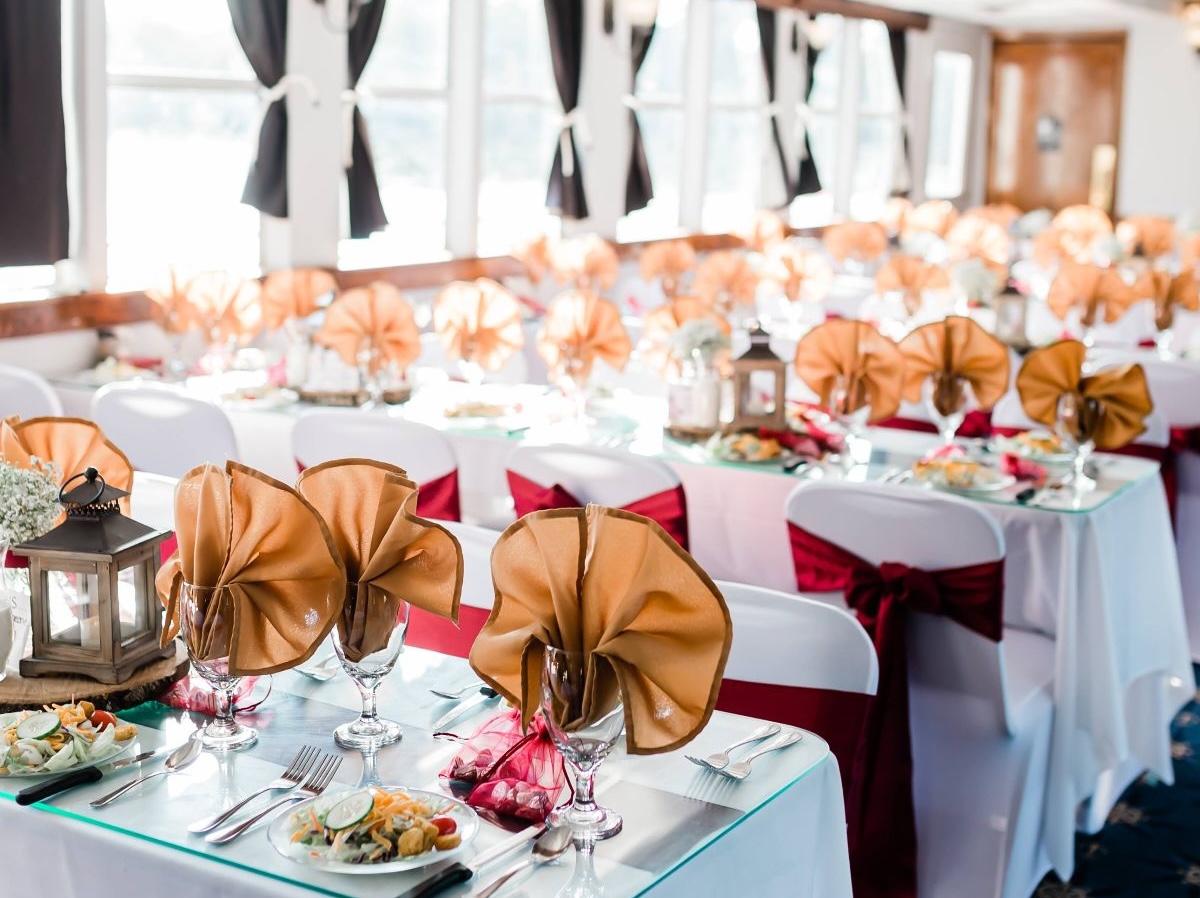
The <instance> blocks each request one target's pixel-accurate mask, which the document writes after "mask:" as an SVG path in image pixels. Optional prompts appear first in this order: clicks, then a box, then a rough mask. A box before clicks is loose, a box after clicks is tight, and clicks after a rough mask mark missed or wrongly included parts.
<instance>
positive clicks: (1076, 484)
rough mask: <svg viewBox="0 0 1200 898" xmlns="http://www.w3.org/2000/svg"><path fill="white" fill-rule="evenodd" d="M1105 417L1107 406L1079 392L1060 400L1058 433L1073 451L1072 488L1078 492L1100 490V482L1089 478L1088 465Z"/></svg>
mask: <svg viewBox="0 0 1200 898" xmlns="http://www.w3.org/2000/svg"><path fill="white" fill-rule="evenodd" d="M1103 414H1104V408H1103V406H1101V405H1100V404H1099V403H1098V402H1096V400H1095V399H1090V398H1086V397H1084V396H1080V395H1079V394H1078V393H1064V394H1063V395H1062V396H1061V397H1059V400H1058V412H1057V415H1056V420H1055V424H1054V432H1055V433H1056V434H1057V435H1058V436H1059V438H1060V439H1061V440H1062V441H1063V444H1064V445H1065V446H1066V447H1067V449H1069V450H1070V452H1071V461H1072V472H1073V473H1072V475H1071V488H1072V490H1074V491H1075V492H1076V493H1086V492H1088V491H1090V490H1094V489H1095V488H1096V481H1095V480H1093V479H1092V478H1091V477H1089V476H1088V475H1087V463H1088V460H1089V459H1090V458H1091V455H1092V452H1093V451H1094V450H1095V448H1096V443H1095V435H1096V431H1097V430H1098V429H1099V427H1100V420H1101V418H1102V417H1103Z"/></svg>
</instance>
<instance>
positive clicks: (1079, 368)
mask: <svg viewBox="0 0 1200 898" xmlns="http://www.w3.org/2000/svg"><path fill="white" fill-rule="evenodd" d="M1086 355H1087V347H1085V346H1084V345H1083V344H1082V343H1080V342H1079V341H1078V340H1061V341H1059V342H1058V343H1054V344H1052V345H1050V346H1044V347H1042V348H1041V349H1035V350H1034V351H1033V352H1031V353H1029V355H1028V356H1026V357H1025V363H1024V364H1023V365H1022V366H1021V371H1020V373H1018V374H1017V391H1018V393H1020V396H1021V405H1022V407H1023V408H1024V409H1025V414H1027V415H1028V416H1029V417H1030V418H1032V419H1033V420H1034V421H1037V422H1038V423H1040V424H1045V425H1046V426H1047V427H1050V428H1053V427H1054V426H1055V424H1056V423H1057V419H1058V403H1059V400H1060V399H1061V398H1062V397H1063V396H1064V395H1066V394H1068V393H1074V394H1076V395H1077V396H1079V397H1080V398H1081V399H1083V400H1084V402H1083V406H1084V407H1086V408H1090V409H1092V410H1093V411H1092V412H1091V414H1093V415H1095V416H1097V417H1098V420H1095V421H1093V422H1091V423H1090V424H1089V426H1088V428H1087V429H1088V430H1089V431H1091V432H1092V439H1093V440H1094V441H1095V444H1096V448H1097V449H1120V448H1121V447H1122V446H1125V445H1127V444H1128V443H1131V442H1133V441H1134V439H1136V438H1137V437H1138V435H1140V434H1141V433H1142V432H1143V431H1145V429H1146V425H1145V420H1146V416H1147V415H1148V414H1150V412H1151V411H1152V410H1153V409H1154V403H1153V402H1151V401H1150V390H1149V388H1148V387H1147V385H1146V374H1145V372H1144V371H1143V370H1142V366H1141V365H1119V366H1117V367H1114V368H1105V369H1104V370H1103V371H1099V372H1097V373H1096V374H1091V375H1087V376H1084V374H1083V361H1084V358H1085V356H1086Z"/></svg>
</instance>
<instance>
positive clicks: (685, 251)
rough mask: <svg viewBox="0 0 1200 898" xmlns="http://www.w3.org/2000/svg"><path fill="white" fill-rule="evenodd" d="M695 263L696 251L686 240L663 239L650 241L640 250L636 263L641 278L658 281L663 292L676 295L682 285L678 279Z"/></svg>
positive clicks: (670, 295)
mask: <svg viewBox="0 0 1200 898" xmlns="http://www.w3.org/2000/svg"><path fill="white" fill-rule="evenodd" d="M695 264H696V251H695V250H694V249H692V245H691V244H690V243H688V242H687V241H686V240H663V241H661V242H659V243H651V244H650V245H649V246H647V247H646V248H645V249H643V250H642V257H641V259H640V261H639V263H638V265H639V267H640V269H641V272H642V280H645V281H654V280H657V281H660V282H661V283H662V289H663V293H665V294H666V295H667V296H668V297H673V296H676V295H677V294H678V293H679V288H680V287H681V286H682V285H681V284H680V280H681V279H682V278H683V276H684V275H685V274H687V273H688V272H689V271H691V270H692V266H693V265H695Z"/></svg>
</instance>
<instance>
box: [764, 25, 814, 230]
mask: <svg viewBox="0 0 1200 898" xmlns="http://www.w3.org/2000/svg"><path fill="white" fill-rule="evenodd" d="M775 25H776V15H775V10H773V9H766V8H764V7H762V6H760V7H758V43H759V47H760V48H761V50H762V62H763V72H764V74H766V76H767V102H768V103H772V104H773V103H774V102H775ZM771 139H772V140H773V141H774V142H775V154H776V155H777V156H778V157H779V171H780V174H781V175H782V176H783V195H784V199H783V203H782V205H784V206H786V205H787V204H788V203H790V202H791V201H792V200H793V199H794V198H795V196H796V190H795V185H794V184H793V183H792V176H791V174H790V173H789V170H788V164H787V152H786V151H785V150H784V148H783V135H782V134H781V133H780V131H779V115H778V113H777V114H775V115H772V116H771ZM806 139H807V138H806Z"/></svg>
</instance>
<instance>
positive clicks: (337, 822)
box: [325, 792, 375, 829]
mask: <svg viewBox="0 0 1200 898" xmlns="http://www.w3.org/2000/svg"><path fill="white" fill-rule="evenodd" d="M373 807H375V796H374V795H372V794H371V793H370V792H355V793H353V794H351V795H347V796H346V797H345V798H343V799H342V800H341V801H339V802H338V803H337V804H335V805H334V806H333V807H331V808H330V809H329V810H328V811H327V812H326V814H325V828H326V829H349V828H350V827H352V826H354V825H355V824H357V823H361V822H362V821H363V818H365V817H366V816H367V814H369V813H371V808H373Z"/></svg>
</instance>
